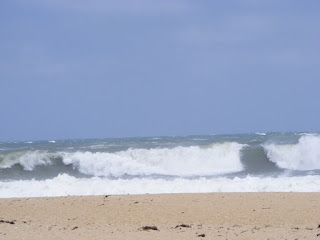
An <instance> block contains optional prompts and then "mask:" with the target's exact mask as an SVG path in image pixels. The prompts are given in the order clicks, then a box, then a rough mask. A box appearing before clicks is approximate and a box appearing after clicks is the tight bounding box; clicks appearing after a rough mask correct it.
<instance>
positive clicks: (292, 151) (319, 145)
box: [264, 135, 320, 170]
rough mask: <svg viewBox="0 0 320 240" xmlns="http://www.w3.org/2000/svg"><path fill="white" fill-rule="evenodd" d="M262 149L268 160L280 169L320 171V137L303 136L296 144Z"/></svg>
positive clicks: (270, 145)
mask: <svg viewBox="0 0 320 240" xmlns="http://www.w3.org/2000/svg"><path fill="white" fill-rule="evenodd" d="M264 149H265V151H266V153H267V156H268V158H269V160H270V161H272V162H274V163H276V164H277V165H278V166H279V167H281V168H286V169H292V170H313V169H320V135H303V136H302V137H300V139H299V142H298V143H297V144H286V145H277V144H268V145H264Z"/></svg>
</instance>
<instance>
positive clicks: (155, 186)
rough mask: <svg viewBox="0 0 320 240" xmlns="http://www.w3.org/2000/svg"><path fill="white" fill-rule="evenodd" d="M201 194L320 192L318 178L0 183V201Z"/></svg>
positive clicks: (60, 179) (65, 178) (71, 179)
mask: <svg viewBox="0 0 320 240" xmlns="http://www.w3.org/2000/svg"><path fill="white" fill-rule="evenodd" d="M205 192H320V177H319V176H304V177H278V178H270V177H268V178H259V177H250V176H247V177H245V178H238V177H236V178H233V179H227V178H222V177H221V178H214V179H206V178H199V179H193V180H191V179H183V178H179V179H175V180H165V179H146V178H136V179H131V180H125V179H117V180H110V179H105V178H100V177H93V178H89V179H88V178H82V179H78V178H75V177H71V176H69V175H67V174H62V175H59V176H58V177H55V178H53V179H48V180H44V181H36V180H28V181H22V180H19V181H13V182H0V198H11V197H44V196H68V195H104V194H145V193H150V194H154V193H205Z"/></svg>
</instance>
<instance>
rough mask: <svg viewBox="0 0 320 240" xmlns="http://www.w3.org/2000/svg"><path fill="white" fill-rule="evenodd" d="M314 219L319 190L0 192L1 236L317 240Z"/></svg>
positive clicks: (319, 216) (319, 215) (319, 231)
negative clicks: (4, 195)
mask: <svg viewBox="0 0 320 240" xmlns="http://www.w3.org/2000/svg"><path fill="white" fill-rule="evenodd" d="M182 224H185V225H186V226H184V225H182ZM319 224H320V193H210V194H160V195H148V194H147V195H130V196H129V195H126V196H124V195H122V196H90V197H58V198H28V199H27V198H23V199H0V239H1V240H5V239H8V240H14V239H19V240H20V239H33V240H34V239H78V240H79V239H319V240H320V226H319ZM181 225H182V226H181ZM144 226H155V227H156V228H157V229H158V230H147V231H145V230H143V229H142V228H143V227H144Z"/></svg>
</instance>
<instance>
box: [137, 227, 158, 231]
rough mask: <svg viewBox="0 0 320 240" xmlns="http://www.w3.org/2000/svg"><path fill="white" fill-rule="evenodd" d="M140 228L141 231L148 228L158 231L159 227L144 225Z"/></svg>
mask: <svg viewBox="0 0 320 240" xmlns="http://www.w3.org/2000/svg"><path fill="white" fill-rule="evenodd" d="M141 229H142V230H143V231H149V230H154V231H159V229H158V228H157V227H156V226H144V227H142V228H141Z"/></svg>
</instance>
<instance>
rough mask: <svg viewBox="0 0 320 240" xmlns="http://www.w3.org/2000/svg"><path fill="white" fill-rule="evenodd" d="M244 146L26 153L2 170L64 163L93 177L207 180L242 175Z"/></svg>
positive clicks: (7, 158) (8, 159) (3, 163)
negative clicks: (111, 151)
mask: <svg viewBox="0 0 320 240" xmlns="http://www.w3.org/2000/svg"><path fill="white" fill-rule="evenodd" d="M244 146H245V145H243V144H239V143H235V142H229V143H219V144H213V145H210V146H207V147H200V146H191V147H175V148H172V149H169V148H162V149H128V150H126V151H119V152H115V153H109V152H95V153H93V152H73V153H67V152H60V153H55V154H53V153H47V152H41V151H25V152H15V153H9V154H8V153H7V154H2V155H1V156H0V168H10V167H12V166H13V165H15V164H20V165H21V166H22V167H23V169H24V170H27V171H32V170H33V169H34V168H35V167H36V166H39V165H50V164H52V163H53V162H54V161H57V160H60V161H62V163H63V164H64V165H72V167H73V168H74V169H77V170H78V171H79V172H81V173H84V174H87V175H91V176H104V177H121V176H124V175H131V176H137V175H140V176H141V175H169V176H170V175H172V176H206V175H216V174H222V173H231V172H238V171H241V170H242V169H243V166H242V164H241V159H240V158H241V149H242V148H243V147H244Z"/></svg>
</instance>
